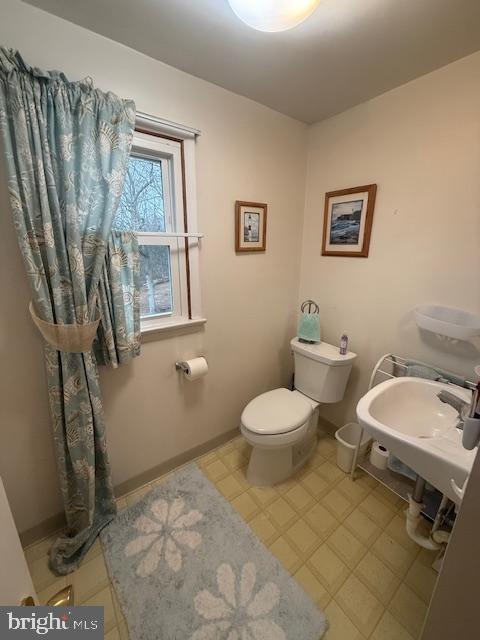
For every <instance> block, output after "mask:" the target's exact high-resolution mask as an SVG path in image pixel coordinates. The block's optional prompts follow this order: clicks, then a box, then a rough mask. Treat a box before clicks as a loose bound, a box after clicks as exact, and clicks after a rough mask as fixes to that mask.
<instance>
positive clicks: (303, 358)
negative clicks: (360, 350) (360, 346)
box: [290, 338, 357, 403]
mask: <svg viewBox="0 0 480 640" xmlns="http://www.w3.org/2000/svg"><path fill="white" fill-rule="evenodd" d="M290 346H291V347H292V351H293V357H294V360H295V389H297V390H298V391H300V393H303V394H304V395H306V396H308V397H309V398H312V399H313V400H316V401H317V402H321V403H330V402H340V400H342V398H343V396H344V394H345V388H346V386H347V382H348V378H349V376H350V371H351V370H352V363H353V361H354V360H355V358H356V357H357V356H356V354H355V353H352V352H351V351H349V352H347V353H346V354H345V355H344V356H342V355H341V354H340V351H339V348H338V347H334V346H333V345H331V344H328V343H327V342H320V344H307V343H305V342H300V340H299V339H298V338H293V340H292V341H291V342H290Z"/></svg>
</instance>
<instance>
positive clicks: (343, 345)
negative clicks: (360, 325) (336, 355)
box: [340, 333, 348, 356]
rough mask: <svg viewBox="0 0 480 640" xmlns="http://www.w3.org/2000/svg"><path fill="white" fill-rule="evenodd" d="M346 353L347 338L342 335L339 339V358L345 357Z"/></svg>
mask: <svg viewBox="0 0 480 640" xmlns="http://www.w3.org/2000/svg"><path fill="white" fill-rule="evenodd" d="M347 351H348V336H347V334H346V333H344V334H343V335H342V337H341V338H340V355H341V356H345V355H347Z"/></svg>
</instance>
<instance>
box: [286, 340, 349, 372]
mask: <svg viewBox="0 0 480 640" xmlns="http://www.w3.org/2000/svg"><path fill="white" fill-rule="evenodd" d="M290 346H291V347H292V350H293V351H295V352H296V353H300V354H301V355H302V356H306V357H307V358H311V359H312V360H316V361H317V362H323V363H324V364H328V365H330V366H331V367H341V366H344V365H347V364H352V362H353V361H354V360H355V358H356V357H357V354H356V353H353V352H352V351H347V353H346V354H345V355H344V356H342V355H341V353H340V350H339V347H334V346H333V345H332V344H328V342H320V343H319V344H307V343H306V342H300V340H299V339H298V338H293V339H292V340H291V342H290Z"/></svg>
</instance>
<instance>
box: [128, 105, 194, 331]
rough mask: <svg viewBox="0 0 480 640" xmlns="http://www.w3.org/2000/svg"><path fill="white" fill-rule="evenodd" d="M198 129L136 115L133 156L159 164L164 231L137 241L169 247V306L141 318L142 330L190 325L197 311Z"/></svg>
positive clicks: (146, 235)
mask: <svg viewBox="0 0 480 640" xmlns="http://www.w3.org/2000/svg"><path fill="white" fill-rule="evenodd" d="M197 135H199V132H198V131H196V130H193V129H189V128H187V127H182V126H180V125H175V124H173V123H170V122H167V121H164V120H159V119H157V118H153V117H152V116H148V115H145V114H138V113H137V121H136V130H135V134H134V138H133V143H132V155H134V156H139V157H144V158H147V159H148V158H150V159H154V160H157V161H160V162H161V163H162V181H163V189H164V204H165V228H166V231H165V232H164V233H149V232H137V236H138V242H139V245H157V246H160V245H166V246H169V247H170V267H171V281H172V292H173V309H172V312H171V313H163V314H158V315H154V316H144V317H142V318H141V323H140V328H141V332H142V334H148V333H153V332H159V331H168V330H172V329H175V328H179V327H195V326H198V325H201V324H204V323H205V322H206V319H205V318H204V317H203V316H202V313H201V298H200V243H201V238H202V237H203V235H202V234H201V233H199V232H198V227H197V201H196V181H195V140H196V136H197Z"/></svg>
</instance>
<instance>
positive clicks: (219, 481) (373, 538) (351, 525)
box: [25, 437, 437, 640]
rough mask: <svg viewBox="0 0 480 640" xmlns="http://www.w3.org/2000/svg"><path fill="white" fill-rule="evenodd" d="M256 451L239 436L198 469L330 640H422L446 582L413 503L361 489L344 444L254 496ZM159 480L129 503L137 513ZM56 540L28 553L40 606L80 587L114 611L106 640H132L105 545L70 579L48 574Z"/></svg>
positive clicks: (83, 599)
mask: <svg viewBox="0 0 480 640" xmlns="http://www.w3.org/2000/svg"><path fill="white" fill-rule="evenodd" d="M248 455H249V448H248V445H247V444H246V442H245V441H244V440H243V438H241V437H239V438H236V439H235V440H232V441H231V442H229V443H227V444H226V445H223V446H222V447H219V448H218V449H216V450H215V451H212V452H211V453H208V454H207V455H205V456H202V457H201V458H199V459H198V460H197V462H198V464H199V466H200V468H201V469H202V470H203V471H204V473H205V474H206V475H207V477H208V478H210V480H211V481H212V482H213V483H214V484H215V485H216V487H217V488H218V490H219V491H220V492H221V493H222V494H223V495H224V496H225V497H226V498H227V500H229V501H230V502H231V504H232V505H233V506H234V507H235V509H236V510H237V511H238V513H239V514H240V515H241V516H242V518H244V520H245V521H246V522H247V523H248V524H249V526H250V527H252V529H253V530H254V531H255V532H256V534H257V535H258V536H259V538H261V540H262V541H263V542H264V544H265V545H266V546H267V547H268V548H269V549H270V551H271V552H272V553H273V554H275V555H276V556H277V558H278V559H279V560H280V562H282V563H283V565H284V566H285V568H286V569H287V570H288V571H289V572H290V573H291V574H292V575H293V576H294V578H295V579H296V580H298V582H299V583H300V585H301V586H302V587H303V588H304V589H305V591H306V592H307V593H309V594H310V596H311V598H312V599H313V600H314V601H315V602H316V603H317V605H318V606H319V607H320V608H321V609H323V610H324V611H325V612H326V614H327V617H328V619H329V621H330V629H329V631H328V632H327V634H326V635H325V636H324V640H367V639H370V640H415V639H416V638H417V637H418V635H419V633H420V630H421V626H422V622H423V619H424V617H425V613H426V610H427V605H428V601H429V599H430V596H431V593H432V590H433V586H434V584H435V580H436V577H437V574H436V573H435V572H434V571H433V570H432V569H431V563H432V562H433V560H434V557H435V554H433V553H430V552H427V551H423V550H421V549H420V548H419V547H417V545H415V544H414V543H413V542H412V541H411V540H410V538H408V536H407V535H406V533H405V523H404V515H403V510H404V508H405V503H404V502H403V501H402V500H400V499H399V498H397V497H396V496H395V495H394V494H393V493H392V492H390V491H389V490H388V489H386V488H385V487H383V486H382V485H380V484H379V483H378V482H377V481H376V480H374V479H373V478H371V477H369V476H367V475H360V477H359V478H358V479H357V480H356V482H354V483H352V482H351V481H350V478H349V477H348V476H347V475H346V474H345V473H343V472H342V471H340V469H339V468H338V467H337V466H336V465H335V440H333V439H332V438H330V437H324V438H322V439H321V440H320V441H319V443H318V447H317V450H316V452H315V454H314V455H313V456H312V458H311V459H310V461H309V462H308V463H307V465H306V466H305V468H304V469H302V470H301V472H300V473H298V474H297V475H296V476H295V477H294V478H292V479H290V480H289V481H287V482H285V483H283V484H282V485H278V486H276V487H274V488H263V489H261V488H257V487H252V486H250V485H249V483H248V482H247V480H246V477H245V471H246V465H247V461H248ZM165 477H166V476H164V477H162V478H159V479H158V480H156V481H155V482H152V483H150V484H149V485H146V486H144V487H142V488H141V489H139V490H137V491H136V492H134V493H132V494H129V495H127V496H125V497H123V498H120V499H119V501H118V503H119V507H120V508H122V507H125V506H127V505H129V504H133V503H134V502H135V501H136V500H138V499H139V498H140V497H141V496H142V495H144V494H145V493H146V492H147V491H149V490H150V489H151V488H152V487H153V486H156V485H158V484H160V483H161V482H162V481H163V480H164V479H165ZM49 544H50V540H44V541H42V542H39V543H37V544H35V545H33V546H31V547H29V548H27V549H26V551H25V553H26V556H27V561H28V564H29V567H30V571H31V574H32V578H33V582H34V585H35V588H36V590H37V593H38V596H39V598H40V601H41V602H42V603H43V602H46V600H48V598H49V597H50V596H51V595H53V594H54V593H56V592H57V591H58V590H59V589H61V588H62V587H63V586H65V585H66V584H67V582H69V583H73V586H74V590H75V603H76V604H92V605H93V604H98V605H103V606H104V607H105V638H107V640H128V632H127V627H126V624H125V621H124V619H123V616H122V613H121V611H120V608H119V606H118V603H117V600H116V597H115V593H114V591H113V588H112V585H111V584H110V582H109V578H108V574H107V571H106V567H105V562H104V558H103V553H102V548H101V545H100V542H98V541H97V542H96V544H95V545H94V546H93V547H92V549H91V550H90V552H89V553H88V556H87V558H86V559H85V561H84V563H83V565H82V566H81V568H80V569H79V570H78V571H76V572H75V573H73V574H71V575H70V576H68V579H67V578H57V577H55V576H54V575H53V574H52V573H51V572H50V571H49V569H48V566H47V556H46V552H47V549H48V547H49Z"/></svg>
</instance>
